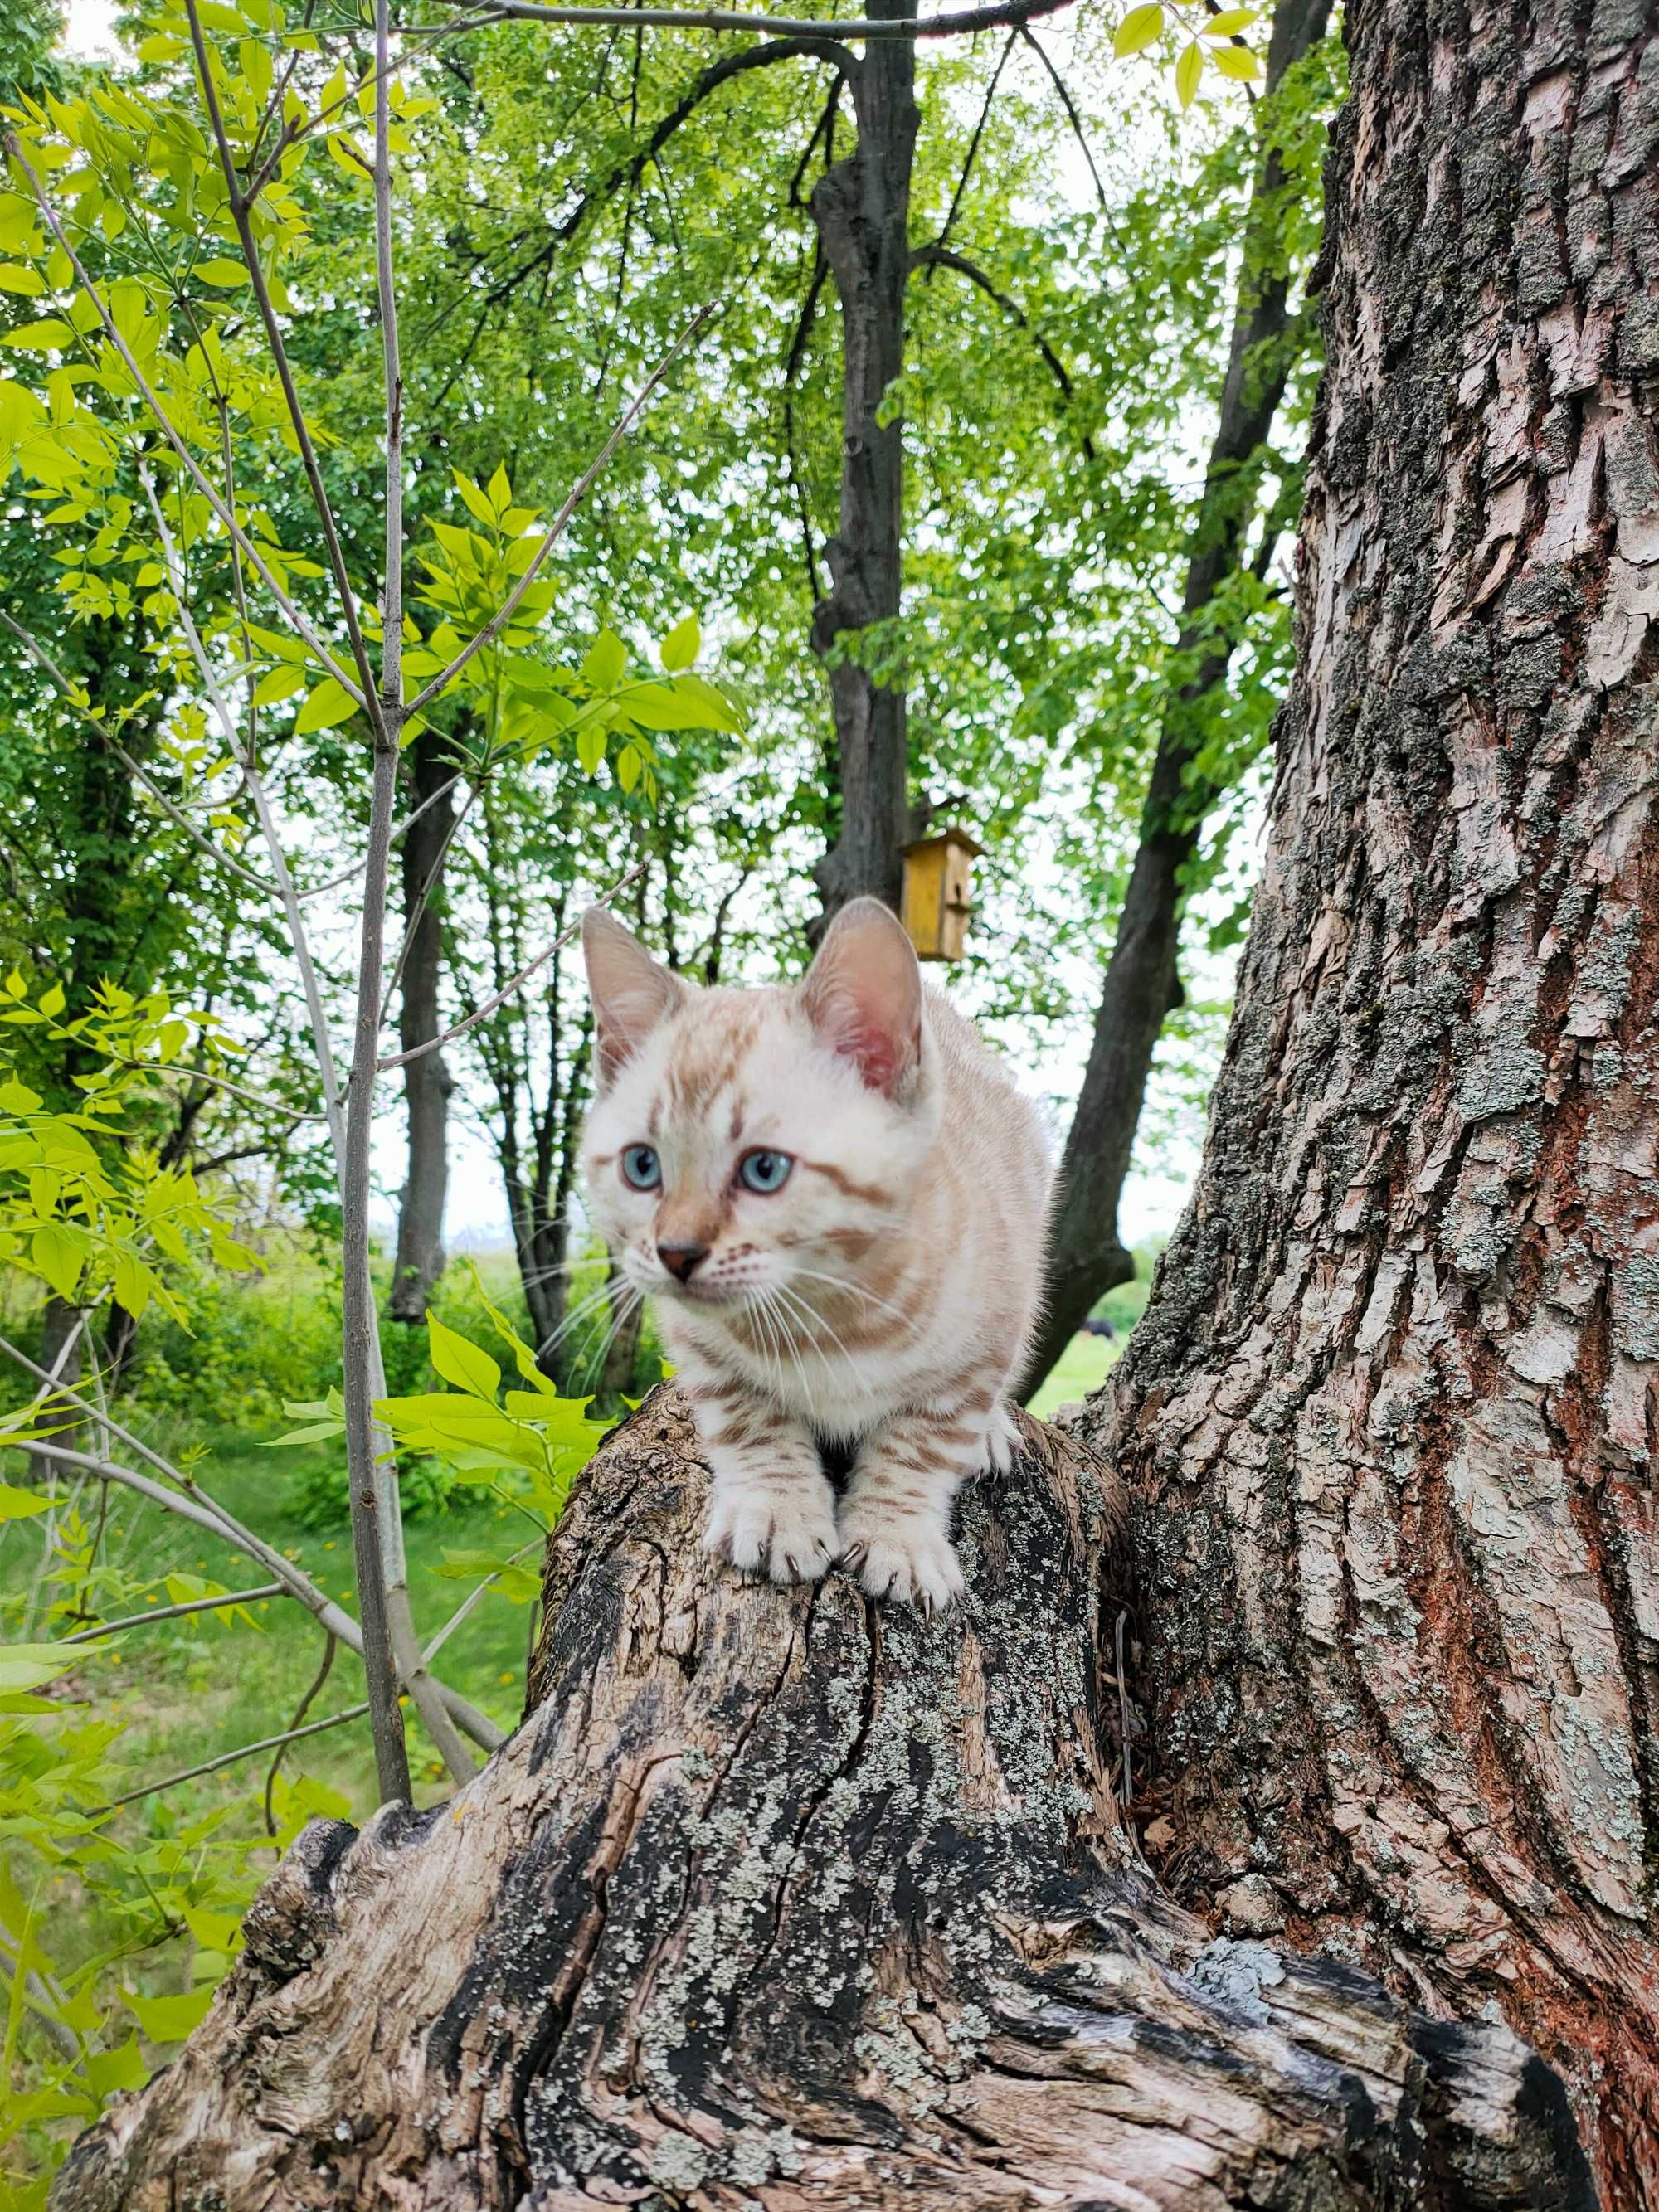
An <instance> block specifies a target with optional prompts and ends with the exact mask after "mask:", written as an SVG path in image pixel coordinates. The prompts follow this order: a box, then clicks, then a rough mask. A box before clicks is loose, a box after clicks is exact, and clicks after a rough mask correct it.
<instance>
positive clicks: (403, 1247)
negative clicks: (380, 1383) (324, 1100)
mask: <svg viewBox="0 0 1659 2212" xmlns="http://www.w3.org/2000/svg"><path fill="white" fill-rule="evenodd" d="M408 759H409V767H410V783H411V786H412V796H413V799H414V803H415V805H416V806H422V805H424V811H423V812H422V813H421V814H420V815H419V816H417V817H416V820H414V821H413V822H411V823H410V826H409V828H408V829H407V830H405V831H404V841H403V851H402V855H401V864H402V870H403V891H404V930H405V931H406V932H407V933H409V949H408V951H407V954H406V955H405V957H404V975H403V986H402V998H401V1008H400V1018H399V1021H398V1042H399V1047H400V1048H401V1049H402V1050H403V1051H404V1052H413V1051H414V1049H415V1048H416V1045H422V1044H427V1043H429V1042H430V1041H431V1040H432V1039H433V1038H434V1037H435V1036H438V1035H439V1033H440V1031H441V1030H442V1027H443V1017H442V1014H441V1011H440V1008H439V1004H438V997H439V991H440V988H441V984H442V981H443V966H444V929H443V868H444V855H445V853H446V850H447V846H448V842H449V833H450V829H451V827H452V825H453V822H454V819H455V808H454V803H453V797H452V796H451V795H450V794H449V793H446V794H445V796H444V797H443V798H441V799H440V798H438V797H436V796H435V794H436V793H439V792H440V791H442V790H443V787H444V786H445V785H446V784H447V783H448V782H450V781H451V780H452V778H453V775H454V774H455V764H454V762H453V760H452V759H451V757H450V753H449V746H448V741H447V739H446V738H445V737H444V736H443V734H442V732H441V731H438V730H435V729H433V728H431V727H430V726H424V727H422V729H420V730H419V731H417V732H416V735H415V738H414V739H413V741H412V742H411V744H410V747H409V753H408ZM427 801H430V802H431V803H430V804H429V805H425V804H424V803H425V802H427ZM411 924H412V925H413V927H412V928H411V927H410V925H411ZM454 1088H455V1079H454V1077H453V1075H452V1074H451V1073H450V1072H449V1070H448V1068H447V1066H445V1064H444V1056H443V1054H442V1053H441V1052H429V1053H427V1054H424V1055H423V1056H422V1058H421V1059H419V1060H410V1062H409V1064H408V1065H407V1066H406V1067H405V1068H404V1105H405V1108H406V1110H407V1113H408V1116H409V1172H408V1175H407V1176H406V1178H405V1180H404V1191H403V1202H402V1204H401V1206H399V1207H398V1258H397V1264H396V1266H395V1267H393V1269H392V1296H391V1299H390V1301H389V1304H390V1310H391V1313H392V1319H393V1320H394V1321H403V1322H419V1321H424V1320H425V1318H426V1309H427V1302H428V1299H429V1297H431V1295H432V1285H434V1284H435V1282H436V1281H437V1279H438V1278H439V1276H440V1275H441V1274H442V1273H443V1271H444V1201H445V1200H446V1198H447V1195H448V1192H449V1098H450V1093H451V1092H452V1091H453V1090H454Z"/></svg>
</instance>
